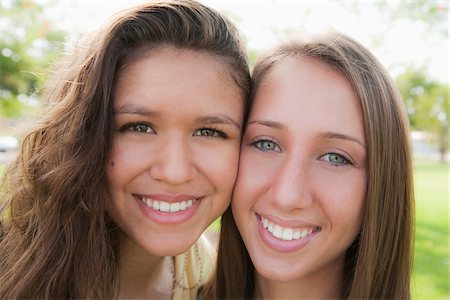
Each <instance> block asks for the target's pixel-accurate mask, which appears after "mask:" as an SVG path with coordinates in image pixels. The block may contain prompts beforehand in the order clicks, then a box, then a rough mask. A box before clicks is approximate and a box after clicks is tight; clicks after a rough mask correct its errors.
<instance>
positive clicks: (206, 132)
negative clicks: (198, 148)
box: [194, 128, 226, 138]
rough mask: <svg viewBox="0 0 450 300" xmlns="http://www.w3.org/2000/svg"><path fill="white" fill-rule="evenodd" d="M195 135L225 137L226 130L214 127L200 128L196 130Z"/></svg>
mask: <svg viewBox="0 0 450 300" xmlns="http://www.w3.org/2000/svg"><path fill="white" fill-rule="evenodd" d="M194 136H206V137H222V138H225V137H226V135H225V133H224V132H222V131H220V130H217V129H213V128H200V129H198V130H197V131H196V132H194Z"/></svg>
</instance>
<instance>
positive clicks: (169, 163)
mask: <svg viewBox="0 0 450 300" xmlns="http://www.w3.org/2000/svg"><path fill="white" fill-rule="evenodd" d="M149 155H153V156H154V159H153V164H152V166H151V168H150V176H151V177H152V178H153V179H155V180H158V181H163V182H165V183H167V184H171V185H179V184H183V183H186V182H189V181H191V180H192V179H193V177H194V175H195V172H196V170H195V166H194V164H193V154H192V153H191V149H190V147H189V144H188V142H187V141H185V140H184V139H183V138H181V137H177V136H175V137H171V138H167V140H165V141H164V142H163V144H162V147H160V148H159V149H158V153H151V154H149Z"/></svg>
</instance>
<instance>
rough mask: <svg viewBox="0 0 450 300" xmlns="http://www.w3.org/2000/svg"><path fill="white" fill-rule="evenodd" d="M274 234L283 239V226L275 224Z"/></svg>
mask: <svg viewBox="0 0 450 300" xmlns="http://www.w3.org/2000/svg"><path fill="white" fill-rule="evenodd" d="M272 234H273V236H274V237H276V238H279V239H281V237H282V236H283V228H281V227H280V226H278V225H275V227H274V228H273V232H272Z"/></svg>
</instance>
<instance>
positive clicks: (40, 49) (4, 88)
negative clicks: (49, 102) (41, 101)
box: [0, 0, 65, 117]
mask: <svg viewBox="0 0 450 300" xmlns="http://www.w3.org/2000/svg"><path fill="white" fill-rule="evenodd" d="M46 5H50V4H46ZM0 16H1V18H0V116H2V117H18V116H21V115H22V114H24V113H25V112H29V111H30V110H29V109H28V108H30V107H31V108H32V107H37V106H38V100H37V99H36V97H37V96H39V93H40V91H41V90H42V88H43V85H44V82H45V80H46V78H47V73H48V71H47V70H48V68H49V65H50V63H51V62H52V61H53V60H54V58H55V57H56V56H57V55H58V54H59V53H60V52H61V50H62V48H63V43H62V42H63V41H64V35H65V33H64V32H62V31H60V30H56V29H55V28H54V26H53V24H52V23H51V22H50V21H49V20H48V18H46V16H45V14H44V7H43V6H42V4H38V2H35V1H29V0H12V1H0ZM33 96H34V97H33ZM31 111H33V109H31Z"/></svg>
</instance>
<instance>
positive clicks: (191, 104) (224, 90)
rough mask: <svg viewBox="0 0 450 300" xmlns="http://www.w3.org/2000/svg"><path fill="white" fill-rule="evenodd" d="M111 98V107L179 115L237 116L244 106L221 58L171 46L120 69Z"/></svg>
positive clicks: (149, 52) (146, 55)
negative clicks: (212, 113) (189, 111)
mask: <svg viewBox="0 0 450 300" xmlns="http://www.w3.org/2000/svg"><path fill="white" fill-rule="evenodd" d="M114 95H115V97H114V98H115V99H114V106H115V107H118V106H123V105H135V106H136V105H139V106H145V107H147V109H152V110H155V109H156V108H158V109H160V110H163V109H166V110H174V109H176V110H177V111H179V112H180V114H181V113H182V112H183V111H185V110H186V109H188V108H192V109H194V108H195V109H196V111H212V110H214V111H216V110H233V112H232V113H233V114H239V115H240V114H242V108H243V105H244V104H243V103H244V102H243V97H242V95H241V91H240V88H239V87H238V85H237V84H236V83H235V81H234V80H233V79H232V78H231V76H230V75H229V72H228V70H227V65H226V64H225V63H224V62H223V61H222V60H221V59H219V58H217V57H215V56H211V55H208V54H205V53H204V52H200V51H194V50H186V49H177V48H173V47H168V48H161V49H157V50H155V49H153V50H149V51H148V52H146V53H145V55H143V56H140V57H139V58H136V59H135V60H134V61H132V62H131V63H130V64H128V66H127V67H125V68H123V69H122V70H121V72H120V74H119V76H118V79H117V81H116V86H115V93H114ZM230 113H231V112H230Z"/></svg>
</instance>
